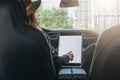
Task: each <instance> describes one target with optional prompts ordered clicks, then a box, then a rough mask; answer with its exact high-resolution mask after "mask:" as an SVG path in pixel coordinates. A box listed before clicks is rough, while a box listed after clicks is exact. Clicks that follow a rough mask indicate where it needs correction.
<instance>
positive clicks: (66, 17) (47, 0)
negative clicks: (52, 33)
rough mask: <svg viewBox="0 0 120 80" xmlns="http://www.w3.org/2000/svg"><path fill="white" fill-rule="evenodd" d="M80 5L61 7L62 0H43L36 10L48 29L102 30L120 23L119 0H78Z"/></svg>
mask: <svg viewBox="0 0 120 80" xmlns="http://www.w3.org/2000/svg"><path fill="white" fill-rule="evenodd" d="M78 1H79V6H76V7H68V8H60V7H59V5H60V2H61V0H42V4H41V6H40V7H39V9H38V10H37V12H36V18H37V21H38V23H39V24H40V26H41V27H43V28H47V29H55V30H58V29H90V30H95V31H99V32H102V31H104V30H105V29H107V28H109V27H111V26H114V25H117V24H119V23H120V5H119V4H120V1H119V0H78Z"/></svg>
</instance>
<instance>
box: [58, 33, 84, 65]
mask: <svg viewBox="0 0 120 80" xmlns="http://www.w3.org/2000/svg"><path fill="white" fill-rule="evenodd" d="M79 35H80V36H81V37H82V41H81V48H82V49H81V63H68V64H67V66H80V65H82V56H83V33H81V34H59V39H58V55H59V45H60V43H59V40H60V36H79Z"/></svg>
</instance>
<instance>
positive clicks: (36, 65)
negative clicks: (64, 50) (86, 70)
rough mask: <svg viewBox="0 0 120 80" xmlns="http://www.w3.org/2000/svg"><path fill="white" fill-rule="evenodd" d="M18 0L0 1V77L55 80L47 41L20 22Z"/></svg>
mask: <svg viewBox="0 0 120 80" xmlns="http://www.w3.org/2000/svg"><path fill="white" fill-rule="evenodd" d="M20 5H21V3H18V1H15V0H1V1H0V80H55V72H54V66H53V63H52V58H51V55H50V52H49V47H48V45H47V42H46V40H45V38H44V36H43V35H42V33H41V32H40V31H39V30H36V29H34V28H33V27H31V26H28V25H26V24H25V23H24V19H25V14H24V13H23V11H24V10H22V9H21V6H20Z"/></svg>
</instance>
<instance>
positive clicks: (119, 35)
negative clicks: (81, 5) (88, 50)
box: [89, 25, 120, 80]
mask: <svg viewBox="0 0 120 80" xmlns="http://www.w3.org/2000/svg"><path fill="white" fill-rule="evenodd" d="M89 80H120V25H117V26H114V27H111V28H110V29H108V30H106V31H105V32H104V33H103V34H102V35H101V36H100V37H99V39H98V41H97V45H96V49H95V52H94V56H93V60H92V64H91V67H90V71H89Z"/></svg>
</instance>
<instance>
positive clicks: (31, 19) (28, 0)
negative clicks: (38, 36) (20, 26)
mask: <svg viewBox="0 0 120 80" xmlns="http://www.w3.org/2000/svg"><path fill="white" fill-rule="evenodd" d="M23 1H24V4H25V6H26V7H27V6H29V5H30V4H31V3H32V1H31V0H23ZM25 22H26V23H27V24H28V25H32V26H33V27H35V28H37V29H38V28H40V26H39V24H38V22H37V20H36V17H35V13H33V14H31V15H29V16H27V18H26V21H25Z"/></svg>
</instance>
